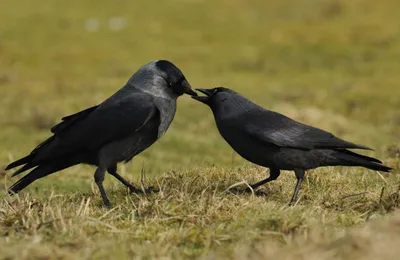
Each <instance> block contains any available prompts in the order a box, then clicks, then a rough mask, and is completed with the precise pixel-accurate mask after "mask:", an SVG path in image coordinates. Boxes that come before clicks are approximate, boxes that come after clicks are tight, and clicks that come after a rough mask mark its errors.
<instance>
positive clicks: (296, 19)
mask: <svg viewBox="0 0 400 260" xmlns="http://www.w3.org/2000/svg"><path fill="white" fill-rule="evenodd" d="M1 6H2V7H1V8H0V89H1V90H2V91H1V95H0V104H1V105H0V106H1V109H0V174H1V176H2V177H1V179H0V184H1V189H0V196H1V197H2V198H3V199H2V200H1V201H0V251H1V255H0V259H35V258H36V259H74V258H77V259H109V258H113V259H131V258H135V259H153V258H159V259H161V258H162V259H192V258H194V257H195V258H200V259H246V258H251V259H269V258H272V257H273V258H274V259H368V258H369V259H378V258H380V259H397V256H398V255H399V253H400V249H399V248H398V244H399V242H400V235H399V234H400V232H399V226H400V212H398V210H396V209H397V208H399V206H400V197H399V196H400V195H399V183H400V175H399V173H400V170H399V169H400V158H399V157H400V112H399V111H400V86H399V82H400V73H399V69H400V20H399V19H398V10H399V8H400V2H398V1H396V0H384V1H372V0H359V1H341V0H311V1H310V0H299V1H278V0H273V1H245V0H238V1H228V0H220V1H201V0H198V1H194V0H193V1H179V0H173V1H168V2H167V1H164V2H160V1H123V0H119V1H112V2H111V1H96V2H90V1H75V0H74V1H60V0H59V1H50V0H41V1H35V2H34V1H27V0H19V1H8V2H4V3H2V4H1ZM153 59H168V60H171V61H173V62H174V63H175V64H176V65H177V66H178V67H180V68H181V69H182V70H183V72H184V73H185V75H186V77H187V79H188V80H189V82H190V83H191V85H192V86H193V87H195V88H209V87H216V86H224V87H229V88H232V89H235V90H237V91H238V92H240V93H242V94H244V95H245V96H247V97H248V98H250V99H252V100H254V101H255V102H257V103H258V104H260V105H262V106H264V107H266V108H269V109H272V110H275V111H278V112H280V113H283V114H286V115H288V116H290V117H293V118H295V119H297V120H299V121H301V122H304V123H307V124H311V125H314V126H317V127H319V128H322V129H325V130H329V131H330V132H332V133H334V134H335V135H338V136H340V137H341V138H343V139H346V140H349V141H352V142H355V143H360V144H364V145H367V146H370V147H372V148H374V149H375V151H367V152H363V153H364V154H366V155H370V156H375V157H377V158H379V159H381V160H382V161H383V162H384V163H385V164H387V165H389V166H391V167H393V168H394V170H393V172H392V173H391V174H389V175H386V174H383V173H382V174H381V173H378V172H375V171H370V170H366V169H363V168H344V167H335V168H334V167H327V168H320V169H316V170H312V171H309V172H308V173H307V179H306V181H305V182H304V184H303V186H302V189H301V192H300V199H299V201H298V203H297V204H296V205H295V206H294V207H288V206H287V202H288V201H289V200H290V196H291V194H292V191H293V188H294V185H295V176H294V174H293V173H292V172H283V173H282V175H281V177H280V178H279V179H278V180H277V181H275V182H272V183H270V184H268V185H265V186H264V187H262V188H261V189H260V191H256V192H255V193H254V194H252V193H241V192H236V193H230V192H228V191H227V188H228V187H230V186H231V185H235V184H236V185H238V189H239V190H240V189H244V188H245V187H246V183H253V182H256V181H258V180H261V179H263V178H265V177H266V176H267V175H268V170H267V169H264V168H262V167H258V166H255V165H252V164H251V163H248V162H246V161H245V160H243V159H241V158H240V156H238V155H237V154H235V153H234V152H233V151H232V149H231V148H230V147H229V146H228V145H227V144H226V143H225V142H224V140H223V139H222V138H221V137H220V136H219V134H218V131H217V129H216V127H215V123H214V120H213V117H212V114H211V113H210V111H209V109H208V108H207V107H206V106H204V105H202V104H200V103H198V102H195V101H193V100H191V99H190V98H189V97H182V98H180V100H179V104H178V110H177V114H176V117H175V120H174V121H173V123H172V125H171V127H170V129H169V130H168V132H167V133H166V135H165V136H163V137H162V139H161V140H160V141H159V142H157V143H156V144H155V145H153V146H152V147H151V148H149V149H148V150H146V151H145V152H144V153H143V154H141V155H139V156H137V157H136V158H135V159H134V160H133V161H132V162H130V163H128V164H126V165H121V166H120V167H119V171H120V173H121V174H122V175H123V176H125V177H126V178H128V179H129V180H130V181H132V182H133V183H135V184H136V185H141V184H142V185H153V186H156V187H158V189H159V190H160V192H159V193H157V194H148V195H136V194H129V192H128V191H127V190H126V189H125V188H124V187H122V186H121V184H119V183H117V182H116V181H115V180H114V179H113V178H112V177H111V176H107V177H106V181H105V186H106V190H107V191H108V194H109V197H110V200H111V201H112V203H113V204H114V206H115V207H114V208H113V209H111V210H107V209H105V208H103V207H102V206H101V205H102V203H101V199H100V195H99V192H98V190H97V188H96V187H95V185H94V182H93V173H94V169H93V168H92V167H89V166H76V167H73V168H71V169H67V170H65V171H63V172H60V173H57V174H54V175H51V176H48V177H46V178H44V179H41V180H39V181H37V182H35V183H34V184H32V185H31V186H29V188H27V189H26V190H24V191H23V192H21V193H20V195H19V196H13V197H9V196H8V195H6V192H5V190H6V188H7V187H8V186H10V185H11V184H12V183H13V182H15V181H16V180H17V179H18V178H19V177H14V178H10V176H11V174H12V172H5V171H2V170H1V168H3V167H5V166H6V165H7V164H8V163H10V162H11V161H12V160H14V159H17V158H20V157H21V156H24V155H26V154H27V153H28V152H30V150H31V149H32V148H34V146H35V145H37V144H38V143H39V142H40V141H42V140H43V139H44V138H46V137H47V136H49V134H50V132H49V128H50V127H51V126H52V125H54V124H56V123H57V122H58V121H59V120H60V118H61V117H63V116H65V115H68V114H72V113H75V112H77V111H79V110H82V109H84V108H87V107H90V106H93V105H95V104H98V103H99V102H101V101H103V100H104V99H105V98H107V97H108V96H109V95H111V94H112V93H114V92H115V91H116V90H117V89H119V88H120V87H122V86H123V85H124V83H125V82H126V80H127V79H128V78H129V77H130V75H131V74H132V73H134V72H135V71H136V70H137V69H138V68H139V67H140V66H141V65H143V64H145V63H147V62H149V61H150V60H153Z"/></svg>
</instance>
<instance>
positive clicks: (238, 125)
mask: <svg viewBox="0 0 400 260" xmlns="http://www.w3.org/2000/svg"><path fill="white" fill-rule="evenodd" d="M197 90H198V91H200V92H202V93H204V94H205V95H206V96H193V97H192V98H194V99H196V100H198V101H200V102H202V103H204V104H206V105H208V106H209V107H210V108H211V110H212V112H213V114H214V117H215V121H216V124H217V127H218V130H219V132H220V134H221V135H222V137H223V138H224V139H225V141H227V142H228V143H229V145H230V146H232V148H233V149H234V150H235V151H236V152H237V153H238V154H239V155H241V156H242V157H243V158H245V159H246V160H249V161H250V162H253V163H255V164H258V165H261V166H264V167H268V168H269V169H270V176H269V177H268V178H266V179H264V180H262V181H260V182H258V183H255V184H253V185H251V187H252V188H253V189H255V188H257V187H259V186H260V185H263V184H265V183H267V182H270V181H273V180H276V179H277V178H278V177H279V175H280V171H281V170H293V171H294V172H295V174H296V177H297V184H296V187H295V189H294V193H293V196H292V199H291V201H290V204H291V205H292V204H293V203H294V202H295V201H296V198H297V194H298V192H299V189H300V186H301V183H302V181H303V177H304V174H305V171H306V170H309V169H314V168H317V167H321V166H337V165H342V166H362V167H365V168H368V169H372V170H377V171H383V172H388V171H390V170H391V168H390V167H387V166H385V165H383V164H382V162H381V161H379V160H377V159H375V158H371V157H368V156H365V155H360V154H357V153H354V152H351V151H349V150H347V149H367V150H371V149H370V148H368V147H366V146H363V145H358V144H353V143H350V142H347V141H344V140H342V139H340V138H337V137H335V136H334V135H333V134H331V133H328V132H325V131H323V130H321V129H318V128H315V127H312V126H308V125H305V124H302V123H299V122H297V121H294V120H292V119H290V118H288V117H286V116H284V115H281V114H279V113H276V112H273V111H269V110H267V109H264V108H262V107H260V106H258V105H257V104H255V103H253V102H251V101H250V100H248V99H247V98H245V97H243V96H241V95H240V94H238V93H236V92H235V91H233V90H231V89H228V88H223V87H219V88H214V89H197Z"/></svg>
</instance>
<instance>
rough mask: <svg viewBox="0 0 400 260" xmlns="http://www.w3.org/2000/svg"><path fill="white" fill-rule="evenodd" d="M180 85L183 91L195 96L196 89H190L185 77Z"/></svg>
mask: <svg viewBox="0 0 400 260" xmlns="http://www.w3.org/2000/svg"><path fill="white" fill-rule="evenodd" d="M182 87H183V93H185V94H188V95H191V96H192V97H193V96H197V93H196V91H194V90H193V89H192V86H190V84H189V82H187V80H186V79H185V80H184V81H183V82H182Z"/></svg>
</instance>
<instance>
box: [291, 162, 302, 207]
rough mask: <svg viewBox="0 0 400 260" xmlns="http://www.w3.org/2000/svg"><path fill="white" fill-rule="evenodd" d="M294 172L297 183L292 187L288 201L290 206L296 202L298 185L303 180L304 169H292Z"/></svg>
mask: <svg viewBox="0 0 400 260" xmlns="http://www.w3.org/2000/svg"><path fill="white" fill-rule="evenodd" d="M294 173H295V174H296V178H297V183H296V187H295V188H294V192H293V196H292V199H291V200H290V202H289V206H292V205H294V204H295V203H296V200H297V195H298V194H299V190H300V186H301V183H302V182H303V178H304V174H305V172H304V170H302V169H294Z"/></svg>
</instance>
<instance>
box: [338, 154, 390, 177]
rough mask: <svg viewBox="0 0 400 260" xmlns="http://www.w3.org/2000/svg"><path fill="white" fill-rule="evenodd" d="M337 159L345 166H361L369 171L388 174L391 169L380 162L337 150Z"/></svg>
mask: <svg viewBox="0 0 400 260" xmlns="http://www.w3.org/2000/svg"><path fill="white" fill-rule="evenodd" d="M337 152H338V154H337V156H336V157H337V158H338V159H339V160H340V161H341V162H343V163H344V165H345V166H362V167H365V168H368V169H371V170H376V171H382V172H389V171H390V170H392V168H390V167H388V166H386V165H384V164H383V163H382V162H381V161H380V160H378V159H375V158H372V157H369V156H365V155H361V154H358V153H354V152H351V151H348V150H337Z"/></svg>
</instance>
